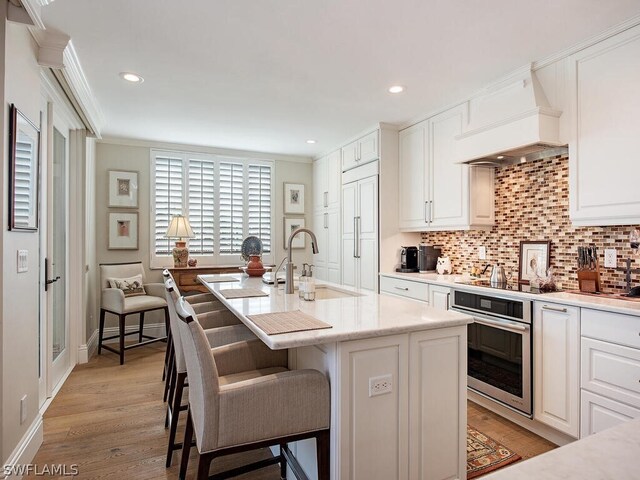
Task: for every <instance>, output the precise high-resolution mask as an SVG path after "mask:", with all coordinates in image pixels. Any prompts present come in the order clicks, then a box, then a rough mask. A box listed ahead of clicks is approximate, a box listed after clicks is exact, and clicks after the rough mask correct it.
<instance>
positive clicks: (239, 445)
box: [176, 298, 331, 480]
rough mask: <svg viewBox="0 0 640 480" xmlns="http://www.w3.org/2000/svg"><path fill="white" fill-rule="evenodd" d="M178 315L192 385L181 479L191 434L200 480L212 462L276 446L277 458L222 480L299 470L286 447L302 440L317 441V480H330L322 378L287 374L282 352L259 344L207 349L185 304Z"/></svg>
mask: <svg viewBox="0 0 640 480" xmlns="http://www.w3.org/2000/svg"><path fill="white" fill-rule="evenodd" d="M176 312H177V314H178V317H179V318H180V320H181V321H180V322H178V328H179V330H180V339H181V341H182V346H183V351H184V356H185V360H186V365H187V375H188V377H189V413H188V415H187V425H186V431H185V437H184V440H183V442H182V459H181V465H180V478H181V479H184V478H185V477H186V472H187V466H188V461H189V452H190V449H191V442H192V439H193V434H194V433H195V437H196V447H197V449H198V453H199V458H198V470H197V471H198V474H197V478H198V479H199V480H202V479H206V478H208V477H209V467H210V465H211V462H212V461H213V460H214V459H215V458H218V457H221V456H224V455H230V454H233V453H238V452H243V451H247V450H254V449H257V448H263V447H269V446H274V445H279V446H280V456H278V457H275V458H274V459H270V460H266V461H259V462H255V463H253V464H251V465H246V466H244V467H240V468H238V469H234V470H233V471H230V472H226V473H228V475H225V478H228V477H229V476H231V475H232V474H235V475H238V474H240V473H244V472H247V471H250V470H254V469H256V468H262V467H265V466H267V465H270V464H273V463H278V462H279V463H280V471H281V476H284V475H283V474H285V475H286V467H287V461H289V462H292V463H297V462H295V458H294V457H293V456H292V455H291V452H290V451H289V449H288V447H287V443H289V442H295V441H298V440H303V439H306V438H315V439H316V455H317V461H318V478H319V479H321V480H326V479H328V478H329V425H330V408H331V407H330V390H329V381H328V380H327V378H326V377H325V375H323V374H322V373H320V372H318V371H317V370H289V369H288V368H287V351H286V350H275V351H274V350H270V349H269V348H268V347H267V346H266V345H265V344H264V343H262V341H260V340H250V341H244V342H236V343H232V344H230V345H226V346H224V347H218V348H214V349H211V348H210V346H209V342H208V340H207V336H206V334H205V332H204V330H203V328H202V327H201V326H200V324H199V323H198V321H197V315H196V314H195V312H194V311H193V309H192V308H191V307H190V305H189V304H188V303H187V302H186V301H185V300H184V299H183V298H181V299H179V300H178V302H177V304H176ZM292 470H293V471H294V473H295V472H296V471H297V470H298V469H297V468H292ZM220 475H221V476H222V475H223V474H220Z"/></svg>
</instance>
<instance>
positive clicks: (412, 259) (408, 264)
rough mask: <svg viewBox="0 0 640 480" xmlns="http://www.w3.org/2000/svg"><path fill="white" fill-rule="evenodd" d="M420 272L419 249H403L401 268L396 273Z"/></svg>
mask: <svg viewBox="0 0 640 480" xmlns="http://www.w3.org/2000/svg"><path fill="white" fill-rule="evenodd" d="M417 271H418V247H402V252H400V268H396V272H400V273H416V272H417Z"/></svg>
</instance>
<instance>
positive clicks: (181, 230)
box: [164, 215, 195, 268]
mask: <svg viewBox="0 0 640 480" xmlns="http://www.w3.org/2000/svg"><path fill="white" fill-rule="evenodd" d="M164 236H165V237H167V238H175V239H177V240H176V246H175V247H174V248H173V251H172V253H173V266H174V268H184V267H186V266H187V262H188V260H189V249H188V248H187V242H186V241H185V240H183V239H184V238H193V237H195V235H194V234H193V230H192V229H191V225H189V220H188V219H187V218H186V217H185V216H184V215H174V216H173V217H172V218H171V222H170V223H169V228H167V233H166V234H165V235H164Z"/></svg>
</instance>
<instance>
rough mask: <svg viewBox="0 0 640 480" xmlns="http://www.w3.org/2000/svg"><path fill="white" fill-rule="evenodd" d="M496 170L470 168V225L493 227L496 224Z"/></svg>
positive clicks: (491, 168)
mask: <svg viewBox="0 0 640 480" xmlns="http://www.w3.org/2000/svg"><path fill="white" fill-rule="evenodd" d="M495 196H496V193H495V168H493V167H469V223H470V225H475V226H492V225H494V224H495V223H496V201H495Z"/></svg>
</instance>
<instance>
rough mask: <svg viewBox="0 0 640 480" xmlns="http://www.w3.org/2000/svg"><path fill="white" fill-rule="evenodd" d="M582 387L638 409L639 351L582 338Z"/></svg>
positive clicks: (639, 398)
mask: <svg viewBox="0 0 640 480" xmlns="http://www.w3.org/2000/svg"><path fill="white" fill-rule="evenodd" d="M581 384H582V388H586V389H587V390H589V391H591V392H595V393H599V394H601V395H604V396H606V397H608V398H611V399H613V400H618V401H620V402H624V403H628V404H629V405H632V406H634V407H638V408H640V350H636V349H635V348H629V347H623V346H621V345H614V344H613V343H607V342H601V341H598V340H593V339H591V338H583V339H582V382H581Z"/></svg>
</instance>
